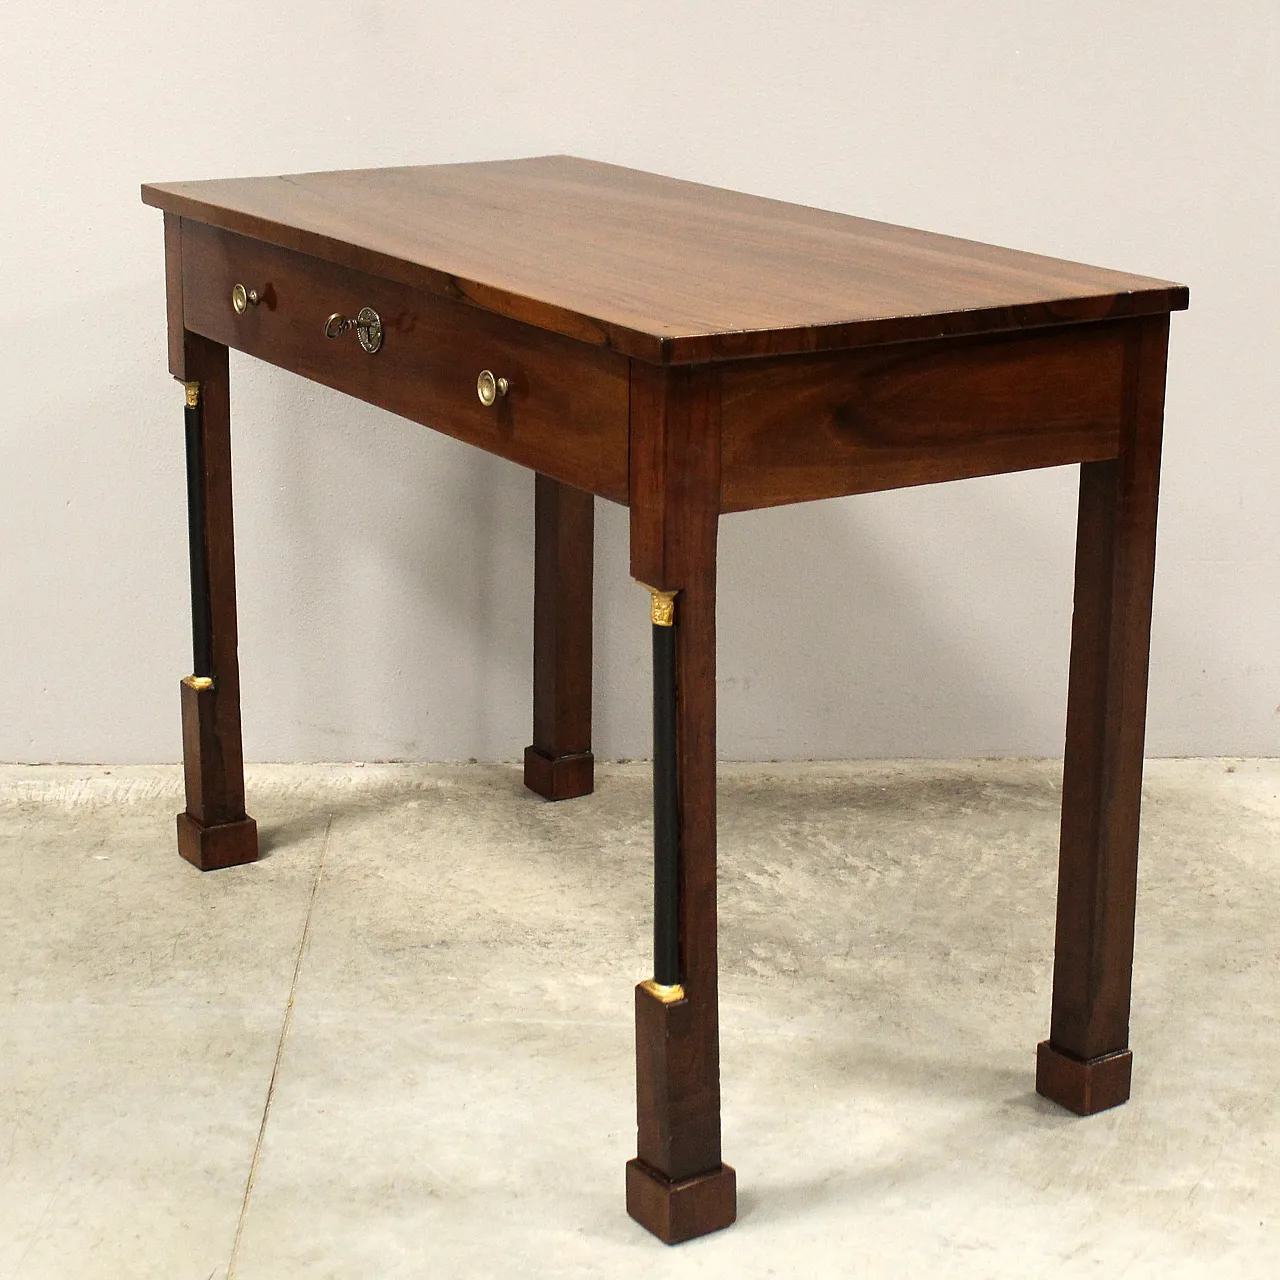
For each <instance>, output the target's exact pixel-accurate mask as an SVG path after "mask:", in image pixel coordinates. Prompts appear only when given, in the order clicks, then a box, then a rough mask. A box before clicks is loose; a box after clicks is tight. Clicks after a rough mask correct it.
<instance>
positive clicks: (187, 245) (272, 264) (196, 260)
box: [182, 219, 629, 503]
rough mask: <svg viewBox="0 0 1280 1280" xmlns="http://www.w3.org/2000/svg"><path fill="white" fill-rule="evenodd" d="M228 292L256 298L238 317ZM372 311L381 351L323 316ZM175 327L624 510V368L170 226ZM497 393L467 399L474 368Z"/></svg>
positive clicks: (506, 324) (518, 327)
mask: <svg viewBox="0 0 1280 1280" xmlns="http://www.w3.org/2000/svg"><path fill="white" fill-rule="evenodd" d="M237 284H242V285H244V286H245V288H246V290H256V292H257V295H258V299H259V300H258V302H257V304H256V305H248V306H246V307H245V310H244V312H243V313H242V314H241V313H238V312H237V311H236V309H235V307H234V306H233V304H232V291H233V290H234V289H235V286H236V285H237ZM362 307H372V308H373V309H374V310H375V311H376V312H377V313H378V315H379V316H380V317H381V320H382V330H383V337H382V345H381V347H380V348H379V349H378V350H377V351H376V352H374V353H372V354H370V353H369V352H367V351H365V350H364V348H363V347H362V346H361V344H360V342H359V340H358V338H357V334H356V332H355V331H354V330H349V331H347V332H345V333H343V334H342V335H341V336H340V337H338V338H327V337H326V336H325V323H326V321H327V319H328V317H329V316H330V315H332V314H334V313H335V312H336V313H339V314H341V315H343V316H350V317H354V316H356V315H357V314H358V313H359V311H360V309H361V308H362ZM182 310H183V323H184V325H185V326H186V328H188V329H190V330H191V331H192V332H194V333H199V334H203V335H204V336H205V337H207V338H211V339H213V340H214V341H215V342H220V343H223V344H224V345H226V346H228V347H234V348H235V349H236V350H237V351H244V352H246V353H247V354H248V355H251V356H256V357H258V358H259V359H261V360H266V361H268V362H269V363H270V364H275V365H279V366H280V367H281V368H282V369H289V370H292V371H293V372H294V373H298V374H301V375H302V376H303V377H305V378H310V379H312V380H313V381H315V382H322V383H324V384H325V385H326V386H330V387H333V388H335V389H336V390H338V391H344V392H346V393H347V394H348V395H352V396H355V397H357V398H358V399H360V400H366V401H368V402H369V403H370V404H375V405H378V406H379V407H380V408H383V409H387V410H389V411H390V412H392V413H395V414H398V415H400V416H401V417H405V418H409V419H411V420H412V421H414V422H420V423H422V424H424V425H425V426H429V427H433V428H435V429H436V430H438V431H442V432H444V433H445V434H446V435H450V436H453V437H455V438H456V439H458V440H465V441H467V442H468V443H469V444H474V445H477V446H479V447H480V448H481V449H484V450H486V451H487V452H489V453H496V454H498V455H499V456H501V457H504V458H510V459H511V461H513V462H518V463H521V464H522V465H524V466H526V467H531V468H534V469H535V470H537V471H541V472H543V473H544V474H546V475H550V476H552V477H554V478H555V479H557V480H561V481H564V482H565V483H567V484H571V485H574V486H575V487H577V488H579V489H584V490H586V491H587V492H590V493H598V494H601V495H603V496H604V497H606V498H612V499H613V500H614V501H616V502H622V503H625V502H626V501H627V452H628V448H627V446H628V372H629V367H628V362H627V360H626V358H625V357H624V356H620V355H618V354H617V353H616V352H612V351H605V350H601V349H600V348H597V347H591V346H588V345H586V344H585V343H581V342H575V341H574V340H573V339H571V338H564V337H561V336H559V335H558V334H552V333H547V332H546V331H545V330H542V329H537V328H535V327H533V326H531V325H526V324H522V323H520V322H519V321H515V320H510V319H507V318H505V317H500V316H495V315H492V314H491V313H489V312H486V311H482V310H480V309H479V308H477V307H473V306H469V305H467V304H466V303H462V302H454V301H452V300H451V299H449V298H442V297H439V296H438V295H435V294H432V293H428V292H426V291H424V290H421V289H414V288H411V287H409V286H407V285H404V284H399V283H397V282H395V281H391V280H385V279H382V278H381V277H378V276H370V275H366V274H364V273H363V272H360V271H354V270H351V269H350V268H348V267H342V266H337V265H335V264H334V263H331V262H325V261H323V260H322V259H320V258H312V257H309V256H307V255H306V254H301V253H295V252H293V251H292V250H289V249H281V248H278V247H276V246H274V245H269V244H265V243H263V242H262V241H260V240H254V239H251V238H249V237H246V236H240V235H236V234H234V233H232V232H228V231H221V230H219V229H217V228H215V227H210V226H206V225H204V224H201V223H193V222H191V221H189V220H186V219H184V220H183V223H182ZM484 369H488V370H490V371H491V372H492V373H493V374H494V376H495V377H496V378H505V379H506V380H507V393H506V395H505V396H500V397H498V398H497V399H496V400H495V402H494V403H493V404H492V405H485V404H483V403H481V400H480V397H479V395H478V394H477V390H476V379H477V377H478V376H479V374H480V372H481V370H484Z"/></svg>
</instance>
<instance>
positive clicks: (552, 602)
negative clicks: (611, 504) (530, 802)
mask: <svg viewBox="0 0 1280 1280" xmlns="http://www.w3.org/2000/svg"><path fill="white" fill-rule="evenodd" d="M533 536H534V562H533V745H532V746H529V747H526V748H525V752H524V784H525V786H526V787H528V788H529V789H530V790H531V791H536V792H537V793H538V794H539V795H540V796H545V797H546V798H547V799H548V800H568V799H571V798H573V797H574V796H585V795H590V794H591V791H592V789H593V787H594V786H595V757H594V756H592V754H591V574H592V564H593V557H594V545H593V544H594V538H595V498H594V496H593V495H591V494H589V493H583V492H582V491H581V490H580V489H575V488H573V487H572V486H570V485H567V484H561V483H560V482H559V481H558V480H552V479H551V477H550V476H544V475H538V476H536V477H535V480H534V533H533Z"/></svg>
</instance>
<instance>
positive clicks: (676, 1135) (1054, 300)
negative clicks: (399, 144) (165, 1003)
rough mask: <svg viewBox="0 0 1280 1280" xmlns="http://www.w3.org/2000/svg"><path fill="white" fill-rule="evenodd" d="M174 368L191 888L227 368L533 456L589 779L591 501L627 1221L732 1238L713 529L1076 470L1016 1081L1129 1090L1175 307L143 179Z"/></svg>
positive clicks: (1034, 279)
mask: <svg viewBox="0 0 1280 1280" xmlns="http://www.w3.org/2000/svg"><path fill="white" fill-rule="evenodd" d="M142 197H143V200H144V201H145V202H146V203H148V204H151V205H154V206H157V207H159V208H160V209H162V210H163V211H164V243H165V276H166V282H167V295H168V326H169V368H170V371H171V372H172V373H173V375H174V376H175V377H176V378H178V379H180V380H181V381H182V382H184V383H185V384H186V447H187V497H188V507H189V514H190V523H189V533H190V549H191V584H192V623H193V635H194V669H193V671H192V674H191V675H189V676H187V677H186V678H185V679H184V680H183V681H182V730H183V750H184V759H185V774H186V799H187V806H186V810H185V811H184V812H183V813H181V814H179V815H178V850H179V852H180V853H181V854H182V855H183V857H185V858H187V859H188V860H189V861H191V862H193V863H194V864H195V865H196V866H197V867H200V868H201V869H203V870H210V869H213V868H219V867H229V866H232V865H235V864H237V863H243V862H248V861H251V860H253V859H254V858H255V857H256V856H257V852H258V846H257V830H256V827H255V825H254V822H253V819H252V818H250V817H248V816H247V815H246V813H245V805H244V778H243V762H242V752H241V736H240V689H239V675H238V669H237V659H236V643H237V641H236V603H235V566H234V555H233V540H232V520H231V515H232V501H231V453H230V412H229V391H228V384H227V348H228V347H235V348H236V349H237V350H239V351H244V352H247V353H248V354H250V355H252V356H256V357H258V358H259V359H262V360H266V361H269V362H270V363H272V364H276V365H279V366H281V367H282V368H285V369H290V370H292V371H293V372H295V373H299V374H301V375H303V376H304V377H307V378H312V379H314V380H316V381H317V382H322V383H324V384H326V385H327V386H330V387H335V388H337V389H338V390H340V391H345V392H346V393H348V394H349V395H353V396H356V397H358V398H359V399H361V400H366V401H368V402H369V403H371V404H376V405H379V406H381V407H382V408H384V409H389V410H391V411H392V412H393V413H397V414H401V415H403V416H404V417H406V418H410V419H413V420H414V421H416V422H420V423H422V424H424V425H426V426H429V427H432V428H434V429H436V430H438V431H443V432H444V433H445V434H447V435H450V436H454V437H456V438H457V439H460V440H466V441H469V442H470V443H472V444H474V445H477V446H479V447H480V448H482V449H486V450H488V451H489V452H491V453H496V454H498V455H500V456H501V457H504V458H509V459H511V460H512V461H514V462H518V463H521V464H522V465H524V466H526V467H528V468H530V469H531V470H533V471H534V472H535V473H536V479H535V513H536V515H535V534H534V537H535V575H534V577H535V582H534V617H533V645H534V673H533V742H532V744H531V745H530V746H529V747H528V749H527V750H526V752H525V759H524V779H525V782H526V784H527V785H528V786H529V787H531V788H532V789H533V790H534V791H536V792H538V793H539V794H541V795H543V796H545V797H546V798H547V799H549V800H562V799H566V798H570V797H573V796H580V795H584V794H586V793H588V792H590V791H591V789H592V784H593V762H592V755H591V574H592V535H593V503H594V495H600V496H602V497H605V498H608V499H611V500H612V501H614V502H619V503H623V504H624V505H626V506H628V507H629V508H630V512H631V516H630V519H631V572H632V574H633V576H634V577H635V578H636V579H638V580H639V581H640V582H642V583H644V584H646V585H647V586H648V587H649V589H650V591H651V593H652V594H651V599H650V622H651V626H652V636H653V662H654V671H653V675H654V974H653V978H652V979H651V980H649V981H646V982H643V983H641V984H640V985H639V986H638V987H637V988H636V992H635V1019H636V1073H637V1082H636V1095H637V1112H638V1151H637V1156H636V1158H635V1159H634V1160H631V1161H629V1162H628V1164H627V1169H626V1203H627V1210H628V1212H629V1213H630V1214H631V1215H632V1216H633V1217H634V1218H636V1219H637V1220H638V1221H639V1222H640V1223H642V1224H643V1225H644V1226H645V1227H647V1228H648V1229H649V1230H650V1231H652V1232H653V1233H654V1234H655V1235H657V1236H658V1237H659V1238H660V1239H662V1240H664V1241H666V1242H668V1243H675V1242H678V1241H681V1240H686V1239H689V1238H691V1237H693V1236H698V1235H703V1234H705V1233H707V1232H709V1231H714V1230H716V1229H718V1228H721V1227H725V1226H728V1225H729V1223H731V1222H732V1221H733V1219H734V1216H735V1212H736V1208H735V1205H736V1200H735V1181H734V1172H733V1169H732V1168H731V1167H730V1166H729V1165H727V1164H725V1163H724V1162H723V1160H722V1158H721V1150H720V1065H719V1041H718V1029H717V996H716V778H715V771H716V731H715V723H716V676H715V672H716V608H715V594H716V530H717V525H718V522H719V519H720V516H721V515H722V514H724V513H727V512H732V511H743V510H748V509H750V508H755V507H766V506H773V505H777V504H779V503H787V502H804V501H809V500H812V499H817V498H832V497H837V496H840V495H844V494H856V493H867V492H871V491H873V490H880V489H892V488H897V487H901V486H904V485H915V484H927V483H931V482H934V481H942V480H955V479H959V478H962V477H967V476H982V475H991V474H994V473H997V472H1006V471H1020V470H1025V469H1028V468H1032V467H1050V466H1060V465H1063V464H1066V463H1078V464H1079V465H1080V505H1079V521H1078V526H1077V544H1076V570H1075V611H1074V617H1073V621H1072V630H1071V666H1070V678H1069V682H1068V690H1067V734H1066V761H1065V766H1064V773H1063V791H1062V833H1061V855H1060V871H1059V880H1058V907H1057V933H1056V946H1055V960H1054V975H1053V1004H1052V1015H1051V1021H1050V1030H1049V1038H1048V1039H1047V1040H1045V1041H1044V1042H1043V1043H1041V1044H1040V1046H1039V1048H1038V1054H1037V1067H1036V1088H1037V1089H1038V1090H1039V1091H1040V1092H1041V1093H1042V1094H1044V1095H1045V1096H1046V1097H1048V1098H1052V1099H1054V1100H1055V1101H1056V1102H1059V1103H1061V1104H1062V1105H1063V1106H1065V1107H1068V1108H1070V1109H1071V1110H1072V1111H1075V1112H1078V1113H1080V1114H1082V1115H1087V1114H1090V1113H1092V1112H1096V1111H1100V1110H1103V1109H1104V1108H1107V1107H1113V1106H1116V1105H1117V1104H1119V1103H1121V1102H1124V1101H1125V1100H1126V1099H1127V1098H1128V1096H1129V1087H1130V1067H1131V1054H1130V1051H1129V1044H1128V1040H1129V999H1130V980H1131V971H1132V959H1133V922H1134V898H1135V886H1136V875H1137V854H1138V809H1139V802H1140V792H1141V782H1142V747H1143V733H1144V724H1145V715H1146V688H1147V657H1148V647H1149V635H1150V621H1151V590H1152V576H1153V571H1154V562H1155V531H1156V498H1157V489H1158V477H1159V460H1160V438H1161V427H1162V418H1163V403H1164V382H1165V358H1166V350H1167V344H1168V332H1169V313H1170V312H1171V311H1174V310H1180V309H1182V308H1185V307H1186V305H1187V290H1186V289H1185V288H1183V287H1182V286H1180V285H1177V284H1171V283H1169V282H1167V281H1161V280H1152V279H1148V278H1145V277H1141V276H1133V275H1126V274H1122V273H1120V272H1116V271H1106V270H1101V269H1098V268H1094V267H1087V266H1081V265H1079V264H1077V263H1070V262H1063V261H1059V260H1056V259H1053V258H1046V257H1040V256H1037V255H1034V254H1029V253H1021V252H1015V251H1013V250H1009V249H1002V248H996V247H993V246H990V245H984V244H976V243H972V242H970V241H965V240H958V239H954V238H951V237H948V236H940V235H931V234H928V233H926V232H922V231H914V230H909V229H907V228H903V227H896V226H889V225H886V224H884V223H878V222H870V221H866V220H864V219H861V218H853V217H848V216H845V215H842V214H836V213H829V212H824V211H822V210H818V209H811V208H804V207H800V206H797V205H791V204H784V203H781V202H778V201H775V200H766V199H760V198H757V197H754V196H748V195H742V194H739V193H735V192H729V191H723V190H719V189H717V188H714V187H707V186H700V185H697V184H694V183H690V182H681V181H676V180H674V179H670V178H663V177H657V176H655V175H652V174H647V173H640V172H637V171H634V170H630V169H623V168H618V167H615V166H612V165H606V164H598V163H593V162H591V161H586V160H578V159H573V158H571V157H567V156H549V157H542V158H538V159H531V160H514V161H503V162H493V163H480V164H452V165H435V166H426V167H414V168H391V169H369V170H357V171H346V172H335V173H312V174H299V175H293V176H287V177H271V178H249V179H230V180H225V181H209V182H180V183H168V184H163V185H153V186H144V187H143V189H142Z"/></svg>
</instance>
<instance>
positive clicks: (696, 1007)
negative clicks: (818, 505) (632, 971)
mask: <svg viewBox="0 0 1280 1280" xmlns="http://www.w3.org/2000/svg"><path fill="white" fill-rule="evenodd" d="M719 406H720V393H719V376H718V373H717V371H716V370H714V369H693V370H689V369H673V370H664V369H660V368H655V367H653V366H650V365H641V364H638V363H637V364H635V365H633V366H632V386H631V450H632V451H631V572H632V576H633V577H635V578H637V579H639V580H640V581H641V582H644V583H647V584H648V585H649V586H652V587H658V588H659V589H661V590H664V591H675V592H678V595H677V597H676V619H677V623H676V626H675V637H676V673H677V674H676V750H677V760H676V780H677V791H678V819H677V821H678V848H679V867H678V884H679V960H680V975H681V985H682V986H683V988H684V999H681V1000H677V1001H675V1002H672V1003H664V1002H662V1001H661V1000H659V999H658V998H657V997H656V996H655V995H654V994H653V993H652V991H650V990H649V989H648V988H647V987H645V986H644V985H643V984H642V985H640V986H638V987H637V988H636V1111H637V1129H638V1142H637V1160H638V1161H639V1172H641V1173H643V1175H644V1176H643V1177H638V1176H637V1174H636V1173H635V1172H630V1171H629V1174H628V1179H627V1211H628V1212H629V1213H630V1214H631V1216H632V1217H634V1218H636V1220H637V1221H639V1222H641V1223H642V1224H643V1225H644V1226H645V1227H647V1228H648V1229H649V1230H650V1231H652V1232H653V1233H654V1234H655V1235H657V1236H658V1237H659V1238H660V1239H665V1240H667V1241H668V1243H674V1240H675V1238H676V1237H675V1236H673V1235H672V1234H671V1232H672V1230H673V1228H672V1225H671V1224H672V1222H674V1221H678V1220H680V1212H679V1211H678V1209H677V1207H676V1205H677V1201H679V1200H681V1198H682V1197H687V1195H688V1189H687V1188H686V1187H685V1186H684V1184H686V1183H688V1182H689V1181H690V1180H691V1179H692V1180H696V1179H704V1178H712V1179H713V1180H715V1185H716V1186H717V1187H718V1188H719V1190H718V1192H717V1193H716V1194H714V1195H706V1196H703V1195H699V1196H698V1197H697V1203H698V1205H699V1206H700V1208H699V1210H698V1213H697V1214H696V1215H695V1217H696V1218H697V1232H696V1234H704V1233H705V1232H707V1231H713V1230H716V1229H718V1228H719V1227H725V1226H728V1225H729V1223H730V1222H732V1221H733V1217H734V1213H735V1208H734V1192H733V1180H732V1177H733V1175H732V1171H731V1170H728V1167H727V1166H724V1165H722V1163H721V1154H720V1047H719V1015H718V1010H717V1000H718V997H717V974H716V600H715V593H716V535H717V528H718V524H719V515H718V506H719V491H720V474H719V472H720V450H719V442H720V431H719V425H720V424H719V421H718V414H719ZM660 1203H661V1204H662V1205H664V1206H665V1207H664V1208H663V1209H662V1211H661V1212H659V1211H658V1210H657V1209H656V1208H655V1206H656V1205H658V1204H660ZM707 1215H710V1217H708V1216H707ZM664 1233H666V1234H664Z"/></svg>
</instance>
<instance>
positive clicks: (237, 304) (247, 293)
mask: <svg viewBox="0 0 1280 1280" xmlns="http://www.w3.org/2000/svg"><path fill="white" fill-rule="evenodd" d="M261 301H262V296H261V295H260V294H259V293H258V291H257V289H246V288H245V287H244V285H242V284H239V283H237V284H236V287H235V288H234V289H232V290H231V305H232V306H233V307H234V308H235V313H236V315H238V316H242V315H244V313H245V312H246V311H248V310H249V308H250V307H256V306H257V305H258V303H259V302H261Z"/></svg>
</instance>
